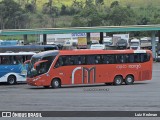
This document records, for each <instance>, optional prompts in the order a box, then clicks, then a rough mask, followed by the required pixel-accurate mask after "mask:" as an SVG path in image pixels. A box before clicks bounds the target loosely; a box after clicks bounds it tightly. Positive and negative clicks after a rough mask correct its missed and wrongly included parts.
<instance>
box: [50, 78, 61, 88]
mask: <svg viewBox="0 0 160 120" xmlns="http://www.w3.org/2000/svg"><path fill="white" fill-rule="evenodd" d="M51 86H52V88H60V87H61V81H60V80H59V79H53V80H52V83H51Z"/></svg>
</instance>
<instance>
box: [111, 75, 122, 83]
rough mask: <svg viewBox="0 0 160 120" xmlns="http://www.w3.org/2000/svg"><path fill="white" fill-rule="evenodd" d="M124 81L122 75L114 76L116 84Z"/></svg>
mask: <svg viewBox="0 0 160 120" xmlns="http://www.w3.org/2000/svg"><path fill="white" fill-rule="evenodd" d="M122 83H123V78H122V76H116V77H115V78H114V81H113V84H114V85H121V84H122Z"/></svg>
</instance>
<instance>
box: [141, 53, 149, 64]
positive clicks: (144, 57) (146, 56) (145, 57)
mask: <svg viewBox="0 0 160 120" xmlns="http://www.w3.org/2000/svg"><path fill="white" fill-rule="evenodd" d="M149 60H150V54H147V53H143V54H141V62H147V61H149Z"/></svg>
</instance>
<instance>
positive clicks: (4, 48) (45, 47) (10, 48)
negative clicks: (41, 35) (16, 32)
mask: <svg viewBox="0 0 160 120" xmlns="http://www.w3.org/2000/svg"><path fill="white" fill-rule="evenodd" d="M58 49H59V48H58V46H57V45H18V46H15V45H11V46H0V52H7V51H12V52H21V51H23V52H30V51H37V52H39V51H47V50H58Z"/></svg>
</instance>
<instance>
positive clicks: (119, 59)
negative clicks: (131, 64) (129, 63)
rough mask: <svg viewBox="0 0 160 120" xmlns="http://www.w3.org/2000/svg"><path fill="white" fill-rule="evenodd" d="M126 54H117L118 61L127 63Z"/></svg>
mask: <svg viewBox="0 0 160 120" xmlns="http://www.w3.org/2000/svg"><path fill="white" fill-rule="evenodd" d="M125 62H126V59H125V55H116V63H125Z"/></svg>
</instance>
